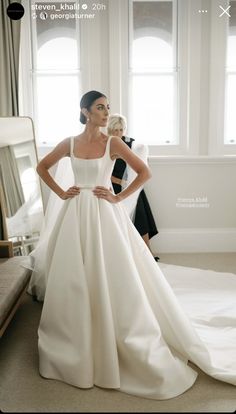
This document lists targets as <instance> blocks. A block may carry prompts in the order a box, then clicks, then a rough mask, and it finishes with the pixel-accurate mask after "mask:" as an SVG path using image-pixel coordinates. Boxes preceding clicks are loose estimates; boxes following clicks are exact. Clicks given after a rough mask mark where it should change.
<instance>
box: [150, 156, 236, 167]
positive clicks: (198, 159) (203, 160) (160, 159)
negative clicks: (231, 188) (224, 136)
mask: <svg viewBox="0 0 236 414" xmlns="http://www.w3.org/2000/svg"><path fill="white" fill-rule="evenodd" d="M148 163H149V165H150V166H151V165H160V164H161V165H163V164H166V165H169V164H171V165H174V164H226V165H229V164H234V165H235V164H236V155H224V156H215V157H214V156H209V155H198V156H178V155H176V156H170V155H166V156H165V155H162V156H148Z"/></svg>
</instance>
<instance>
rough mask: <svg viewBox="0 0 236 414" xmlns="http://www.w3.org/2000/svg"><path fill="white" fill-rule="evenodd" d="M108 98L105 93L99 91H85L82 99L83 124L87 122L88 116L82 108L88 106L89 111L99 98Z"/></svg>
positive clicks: (81, 120) (81, 114)
mask: <svg viewBox="0 0 236 414" xmlns="http://www.w3.org/2000/svg"><path fill="white" fill-rule="evenodd" d="M103 97H104V98H106V95H104V93H101V92H98V91H89V92H87V93H85V94H84V95H83V96H82V98H81V100H80V122H81V124H86V121H87V120H86V116H85V115H84V114H83V113H82V111H81V109H82V108H86V109H87V110H88V111H89V109H90V107H91V106H92V104H93V103H94V101H96V99H99V98H103Z"/></svg>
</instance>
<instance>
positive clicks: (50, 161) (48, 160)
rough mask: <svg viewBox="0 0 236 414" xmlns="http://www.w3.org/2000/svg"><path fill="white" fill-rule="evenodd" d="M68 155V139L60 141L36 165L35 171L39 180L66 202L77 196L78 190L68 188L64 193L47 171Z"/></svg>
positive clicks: (76, 188)
mask: <svg viewBox="0 0 236 414" xmlns="http://www.w3.org/2000/svg"><path fill="white" fill-rule="evenodd" d="M69 154H70V138H66V139H64V140H63V141H61V142H60V143H59V144H58V145H57V146H56V147H55V148H54V149H53V150H52V151H51V152H50V153H49V154H48V155H46V157H44V158H43V159H42V160H41V161H40V162H39V163H38V165H37V168H36V171H37V173H38V174H39V176H40V178H41V179H42V180H43V181H44V182H45V183H46V184H47V185H48V187H50V188H51V190H52V191H54V192H55V193H56V194H57V195H58V196H59V197H60V198H62V199H63V200H66V199H67V198H71V197H74V196H75V195H77V194H79V188H78V187H76V186H73V187H70V188H69V189H68V190H67V191H64V190H63V189H62V188H61V187H60V186H59V185H58V184H57V183H56V181H55V180H54V179H53V178H52V176H51V175H50V173H49V172H48V170H49V169H50V168H51V167H52V166H53V165H55V164H56V163H57V162H58V161H59V160H60V159H61V158H63V157H67V156H69Z"/></svg>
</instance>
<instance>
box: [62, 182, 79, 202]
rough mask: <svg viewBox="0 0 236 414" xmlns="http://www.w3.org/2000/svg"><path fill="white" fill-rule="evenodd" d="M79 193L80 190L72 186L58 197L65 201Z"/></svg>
mask: <svg viewBox="0 0 236 414" xmlns="http://www.w3.org/2000/svg"><path fill="white" fill-rule="evenodd" d="M79 193H80V188H79V187H77V186H76V185H73V187H70V188H68V190H67V191H63V192H62V193H61V194H59V197H60V198H62V200H67V199H68V198H73V197H75V196H77V195H78V194H79Z"/></svg>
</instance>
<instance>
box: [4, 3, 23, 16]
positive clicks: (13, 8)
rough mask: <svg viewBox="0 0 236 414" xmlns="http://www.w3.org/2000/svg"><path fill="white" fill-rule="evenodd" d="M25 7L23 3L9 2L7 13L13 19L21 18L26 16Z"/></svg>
mask: <svg viewBox="0 0 236 414" xmlns="http://www.w3.org/2000/svg"><path fill="white" fill-rule="evenodd" d="M24 13H25V9H24V7H23V6H22V4H20V3H17V2H14V3H11V4H9V6H8V8H7V15H8V17H10V19H12V20H19V19H21V18H22V17H23V16H24Z"/></svg>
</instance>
